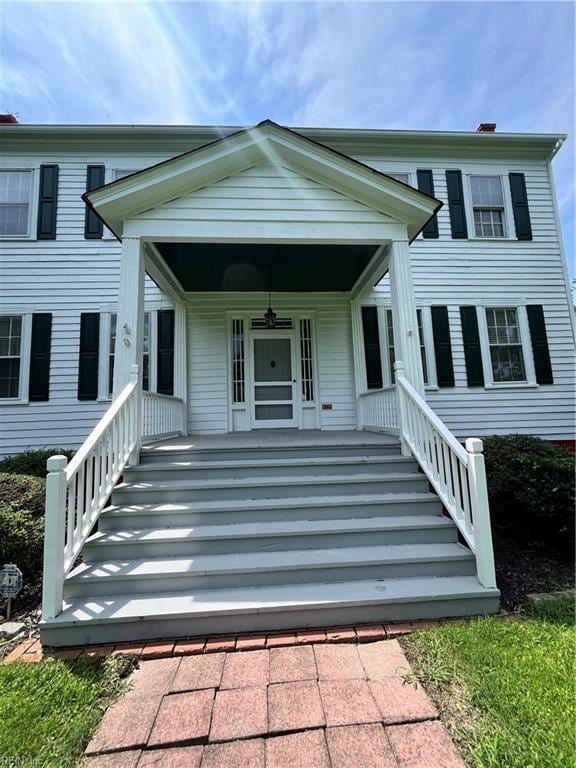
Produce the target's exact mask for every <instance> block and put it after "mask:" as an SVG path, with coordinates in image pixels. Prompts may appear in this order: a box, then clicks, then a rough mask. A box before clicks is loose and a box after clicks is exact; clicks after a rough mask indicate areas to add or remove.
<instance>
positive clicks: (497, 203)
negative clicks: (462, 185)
mask: <svg viewBox="0 0 576 768" xmlns="http://www.w3.org/2000/svg"><path fill="white" fill-rule="evenodd" d="M470 192H471V195H472V212H473V216H474V233H475V235H476V237H506V221H505V213H504V211H505V203H504V192H503V189H502V179H501V178H500V176H470Z"/></svg>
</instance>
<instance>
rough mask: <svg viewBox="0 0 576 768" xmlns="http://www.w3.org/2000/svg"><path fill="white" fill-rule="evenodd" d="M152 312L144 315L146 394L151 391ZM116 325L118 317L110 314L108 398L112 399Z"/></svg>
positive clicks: (143, 379) (143, 383) (143, 387)
mask: <svg viewBox="0 0 576 768" xmlns="http://www.w3.org/2000/svg"><path fill="white" fill-rule="evenodd" d="M150 314H151V313H150V312H145V313H144V352H143V355H142V389H143V390H144V391H145V392H148V391H150V350H151V344H150V336H151V329H150V325H151V319H150ZM116 325H117V316H116V313H115V312H111V313H110V323H109V327H108V353H107V359H108V397H112V392H113V390H114V353H115V349H116Z"/></svg>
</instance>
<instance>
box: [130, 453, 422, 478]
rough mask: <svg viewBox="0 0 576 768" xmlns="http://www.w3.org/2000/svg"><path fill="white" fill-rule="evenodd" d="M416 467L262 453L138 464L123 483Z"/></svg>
mask: <svg viewBox="0 0 576 768" xmlns="http://www.w3.org/2000/svg"><path fill="white" fill-rule="evenodd" d="M417 468H418V464H417V463H416V461H415V460H414V459H412V458H409V457H405V456H368V455H366V454H360V455H358V456H321V457H318V456H307V457H301V456H298V457H296V458H292V457H290V458H285V457H284V458H268V457H267V454H265V453H263V455H262V456H261V457H258V458H254V459H233V460H224V461H223V460H219V461H217V460H216V459H214V460H213V461H207V460H206V459H205V460H203V461H198V460H196V459H187V458H186V459H185V458H183V457H178V458H176V457H175V458H173V459H172V460H171V461H165V462H160V461H156V462H153V463H146V464H140V465H138V466H135V467H129V468H127V469H126V470H125V472H124V479H125V480H126V482H135V483H137V482H141V481H143V480H166V481H169V480H171V479H172V477H174V478H177V479H178V480H190V479H199V480H207V479H216V478H217V479H219V478H225V479H226V478H241V477H242V478H247V477H275V478H280V477H282V478H284V477H290V476H295V475H298V476H299V477H304V476H308V475H314V476H318V475H322V476H327V475H343V474H345V475H353V474H356V473H358V474H377V475H382V474H386V473H388V474H391V473H399V472H415V471H416V470H417Z"/></svg>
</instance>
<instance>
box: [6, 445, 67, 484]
mask: <svg viewBox="0 0 576 768" xmlns="http://www.w3.org/2000/svg"><path fill="white" fill-rule="evenodd" d="M58 454H59V455H63V456H66V457H67V458H68V459H71V458H72V456H73V455H74V451H68V450H63V449H62V448H40V449H38V450H34V451H24V452H23V453H17V454H15V455H14V456H8V457H7V458H5V459H2V460H0V472H11V473H13V474H15V475H33V476H34V477H46V462H47V461H48V459H49V458H50V456H56V455H58Z"/></svg>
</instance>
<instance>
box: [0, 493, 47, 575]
mask: <svg viewBox="0 0 576 768" xmlns="http://www.w3.org/2000/svg"><path fill="white" fill-rule="evenodd" d="M43 546H44V519H43V518H42V517H38V516H36V515H34V514H33V513H32V512H31V511H30V510H29V509H20V508H19V507H18V505H17V504H0V566H1V565H3V564H4V563H16V565H17V566H18V567H19V568H20V570H21V571H22V574H23V576H24V583H25V585H26V586H27V587H32V586H34V585H35V584H37V583H38V582H39V579H40V577H41V575H42V553H43Z"/></svg>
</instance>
